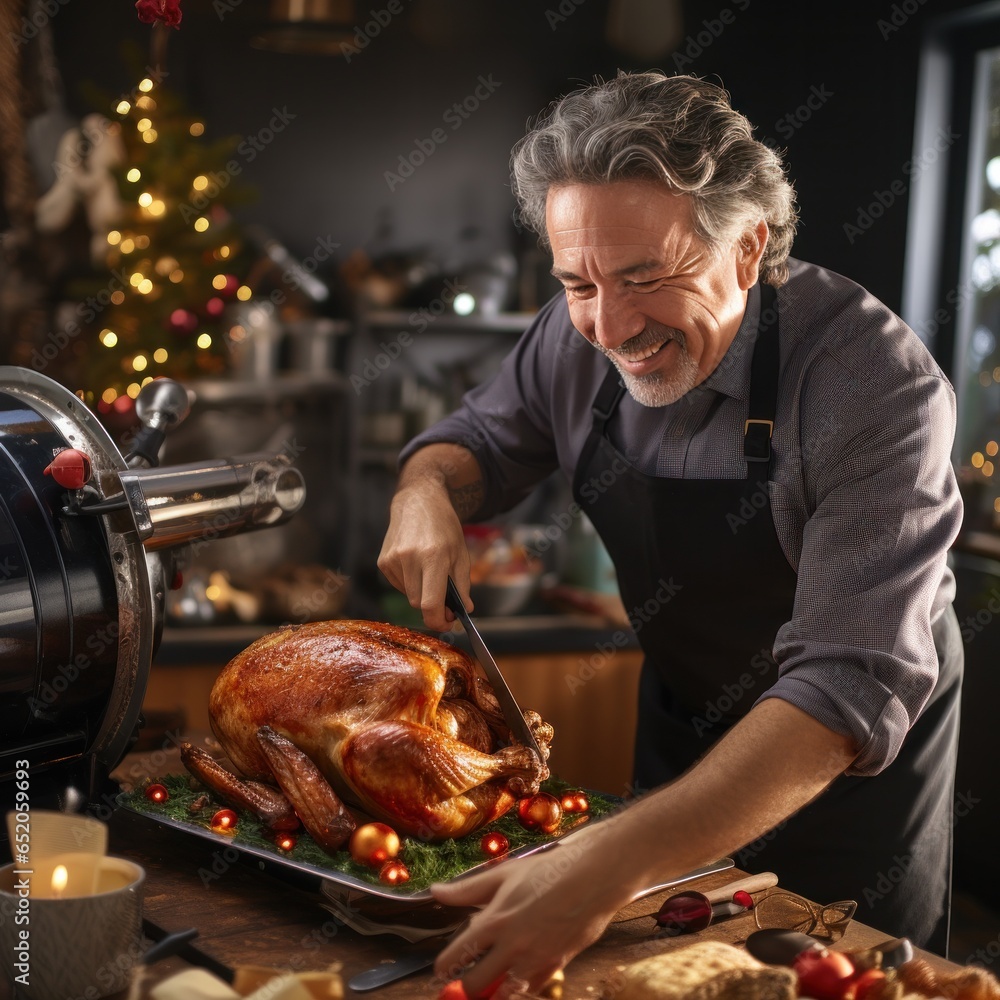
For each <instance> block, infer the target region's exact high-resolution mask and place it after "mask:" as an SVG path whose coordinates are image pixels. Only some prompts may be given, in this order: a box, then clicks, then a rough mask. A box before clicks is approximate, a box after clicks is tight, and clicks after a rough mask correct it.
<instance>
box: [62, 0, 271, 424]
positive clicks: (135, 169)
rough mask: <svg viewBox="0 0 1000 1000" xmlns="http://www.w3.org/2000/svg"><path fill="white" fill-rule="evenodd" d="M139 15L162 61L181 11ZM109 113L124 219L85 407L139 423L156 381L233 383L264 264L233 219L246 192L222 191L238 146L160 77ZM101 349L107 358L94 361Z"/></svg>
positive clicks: (98, 323) (100, 282)
mask: <svg viewBox="0 0 1000 1000" xmlns="http://www.w3.org/2000/svg"><path fill="white" fill-rule="evenodd" d="M137 10H139V15H140V18H141V19H142V18H145V19H147V20H149V21H151V22H160V23H154V29H153V30H154V35H153V45H154V50H155V49H156V45H157V41H156V39H157V38H158V37H159V36H158V35H157V32H159V33H160V35H163V34H170V32H169V31H167V30H166V29H165V28H164V25H167V26H169V27H177V26H178V25H179V23H180V5H179V2H178V0H149V3H148V4H147V6H146V7H144V8H137ZM164 41H165V39H163V38H162V37H160V38H159V44H161V45H162V44H163V42H164ZM157 54H158V55H159V56H161V57H162V56H164V55H165V52H164V51H162V50H161V51H160V52H159V53H155V52H154V58H152V59H151V60H150V63H149V65H154V66H158V65H163V63H164V60H163V58H156V57H155V55H157ZM109 109H110V110H111V113H112V117H113V121H112V123H111V125H113V127H114V128H115V129H116V130H117V132H118V134H119V138H120V140H121V143H122V145H123V147H124V161H123V162H121V163H119V164H118V166H117V168H116V169H115V170H114V171H113V172H114V176H115V179H116V181H117V186H118V193H119V197H120V199H121V204H122V216H121V217H120V218H119V219H118V220H117V221H116V222H115V224H114V225H113V227H112V226H109V227H108V229H107V232H106V233H101V234H100V236H101V239H102V240H106V257H105V263H106V265H107V268H108V272H109V274H110V280H109V278H107V277H104V278H102V277H101V276H98V279H97V281H96V282H95V285H96V287H95V298H96V299H97V301H98V302H100V304H101V308H100V309H99V310H95V312H97V313H98V315H97V316H96V318H95V321H94V328H93V331H92V332H91V333H90V334H89V337H84V338H81V341H80V343H81V351H80V354H79V358H80V362H79V364H80V369H79V372H78V375H77V378H78V379H79V381H80V382H81V383H82V385H81V389H80V395H81V397H82V398H83V399H84V400H85V401H86V402H88V403H91V404H95V403H96V408H97V410H98V411H99V412H100V413H102V414H103V415H108V416H113V415H114V414H116V413H117V414H121V415H122V416H125V417H129V416H130V415H131V413H132V408H133V406H132V399H133V398H134V395H135V393H136V389H135V387H136V386H141V385H142V381H143V380H144V379H146V378H151V377H153V376H155V375H166V376H170V377H171V378H176V379H179V380H181V381H190V380H194V379H199V378H213V377H219V376H221V375H224V374H225V372H226V371H227V369H228V366H229V362H230V355H229V346H228V345H229V340H228V339H227V333H228V330H229V328H230V327H231V326H232V325H233V317H231V316H228V315H227V305H228V303H229V302H230V301H232V300H234V299H242V297H243V295H247V297H248V298H249V297H250V296H252V294H253V291H252V288H251V283H250V282H248V281H247V280H246V278H247V274H248V272H249V269H250V266H251V264H252V263H253V261H252V259H251V258H250V257H249V255H248V253H247V251H246V250H245V249H244V241H243V238H242V234H241V231H240V229H239V227H238V226H237V225H236V223H235V222H234V220H233V217H232V215H231V206H232V205H233V204H234V203H235V202H236V201H237V200H238V199H239V198H240V197H241V194H242V193H241V191H240V190H239V187H238V185H237V184H235V183H230V184H226V185H225V186H223V185H221V184H218V183H214V182H213V180H212V178H215V177H219V176H223V175H224V173H225V169H226V164H227V163H228V161H229V160H230V159H231V157H232V153H233V150H234V147H235V143H236V140H235V139H231V138H225V139H212V138H211V137H210V135H209V130H208V129H207V128H206V126H205V123H204V121H203V120H202V119H200V118H198V117H196V116H195V115H192V114H190V113H189V112H187V111H186V110H185V109H184V108H183V106H182V105H181V103H180V101H179V100H178V99H177V97H176V96H175V95H174V94H173V93H172V91H171V89H170V87H169V86H168V85H165V84H160V83H157V82H156V80H155V79H154V77H153V74H147V75H144V76H142V77H141V78H140V79H138V81H137V83H136V85H135V88H134V90H133V93H132V96H131V97H129V98H120V99H116V100H114V101H112V102H110V103H109ZM102 245H103V244H102ZM223 261H224V262H225V263H224V265H223V266H224V270H222V269H221V268H220V263H221V262H223ZM220 279H221V280H220ZM244 288H245V289H247V292H243V289H244ZM248 293H249V294H248ZM243 300H244V301H245V299H243ZM91 338H96V343H97V345H98V347H99V348H100V349H96V350H95V349H89V350H88V349H87V345H88V343H89V344H91V345H92V344H94V343H95V341H94V340H93V339H91ZM137 375H138V376H140V378H137V377H136V376H137Z"/></svg>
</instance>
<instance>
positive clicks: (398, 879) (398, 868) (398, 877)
mask: <svg viewBox="0 0 1000 1000" xmlns="http://www.w3.org/2000/svg"><path fill="white" fill-rule="evenodd" d="M378 880H379V881H380V882H385V884H386V885H402V884H403V883H404V882H409V881H410V869H409V868H407V867H406V865H405V864H403V862H402V861H400V860H399V858H393V859H392V860H391V861H387V862H386V863H385V864H384V865H382V867H381V868H380V869H379V870H378Z"/></svg>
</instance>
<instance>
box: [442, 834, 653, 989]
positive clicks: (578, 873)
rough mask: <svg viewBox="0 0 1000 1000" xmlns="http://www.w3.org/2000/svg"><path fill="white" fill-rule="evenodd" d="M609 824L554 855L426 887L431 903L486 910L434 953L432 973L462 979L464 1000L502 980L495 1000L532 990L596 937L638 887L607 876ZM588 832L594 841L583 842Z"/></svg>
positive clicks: (561, 847) (572, 840) (563, 846)
mask: <svg viewBox="0 0 1000 1000" xmlns="http://www.w3.org/2000/svg"><path fill="white" fill-rule="evenodd" d="M614 822H615V820H614V819H608V820H602V822H601V823H600V824H595V826H594V828H593V829H591V830H587V831H583V830H581V831H580V833H579V834H574V835H573V836H572V837H571V838H569V839H568V840H567V842H566V843H563V844H560V845H559V846H558V847H557V848H554V849H553V850H551V851H542V852H541V853H539V854H535V855H532V856H530V857H526V858H518V859H512V860H510V861H505V862H503V863H502V864H501V865H498V866H496V867H494V868H492V869H490V870H489V871H485V872H483V873H482V874H480V875H474V876H470V877H468V878H463V879H459V880H458V881H456V882H452V883H450V884H447V885H434V886H431V892H432V893H433V894H434V898H435V899H437V900H438V901H439V902H442V903H444V904H446V905H448V906H481V907H485V909H483V910H481V911H480V912H479V913H476V914H474V915H473V916H472V918H471V919H470V920H469V922H468V924H467V925H466V927H465V928H464V929H463V930H462V931H461V932H460V933H459V934H457V935H456V936H455V937H454V938H452V940H451V941H450V942H449V943H448V945H447V946H446V947H445V948H444V950H443V951H442V952H441V954H440V955H438V958H437V961H436V962H435V964H434V969H435V972H436V973H437V975H438V976H440V977H441V978H443V979H454V978H457V977H459V976H460V977H461V978H462V982H463V984H464V986H465V995H466V996H468V997H476V996H478V995H481V994H482V993H483V992H484V991H487V989H488V987H490V986H491V985H492V984H493V983H494V982H496V981H497V980H503V979H504V977H505V976H506V980H505V981H503V982H501V984H500V986H499V987H498V988H497V992H496V993H495V994H494V996H495V997H497V998H498V1000H500V998H503V997H507V996H509V995H511V993H513V992H517V993H523V992H528V993H537V992H538V991H539V990H540V989H541V987H542V986H544V984H545V983H546V982H547V981H548V980H549V979H550V978H551V976H552V975H553V973H555V972H557V971H559V970H560V969H561V968H563V966H565V965H566V964H567V963H568V962H569V961H570V959H572V958H573V956H574V955H576V954H577V953H578V952H580V951H582V950H583V949H584V948H586V947H587V946H588V945H590V944H593V943H594V941H596V940H597V939H598V938H599V937H600V936H601V934H602V933H603V931H604V928H605V927H607V925H608V923H609V922H610V920H611V918H612V917H613V916H614V915H615V913H616V912H617V911H618V910H619V909H621V908H622V907H623V906H624V905H625V904H626V903H628V902H629V900H630V899H631V898H632V896H633V894H634V892H638V890H639V888H640V886H639V885H638V884H636V885H635V886H634V887H633V886H632V884H630V883H628V882H627V881H626V880H625V879H623V878H615V877H609V864H608V858H609V857H610V856H611V855H610V851H611V850H612V849H613V844H612V838H610V837H609V836H608V833H609V832H610V830H611V828H612V826H613V825H614ZM585 832H586V833H587V834H591V836H589V837H584V836H583V834H584V833H585ZM585 841H588V842H589V843H588V844H587V845H586V846H584V842H585ZM605 841H607V843H605ZM606 851H607V852H608V853H605V852H606ZM616 874H618V873H616ZM473 963H474V964H473ZM470 966H471V967H470ZM466 967H469V968H466Z"/></svg>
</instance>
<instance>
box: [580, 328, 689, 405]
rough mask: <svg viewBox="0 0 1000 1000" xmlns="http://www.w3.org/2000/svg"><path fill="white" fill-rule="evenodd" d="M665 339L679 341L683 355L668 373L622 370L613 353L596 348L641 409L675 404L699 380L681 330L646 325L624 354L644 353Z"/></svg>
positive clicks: (627, 344)
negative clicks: (607, 359)
mask: <svg viewBox="0 0 1000 1000" xmlns="http://www.w3.org/2000/svg"><path fill="white" fill-rule="evenodd" d="M665 340H676V341H677V342H678V345H679V347H680V355H679V357H678V359H677V363H676V365H675V366H674V367H673V368H672V369H671V370H670V371H668V372H662V371H658V372H650V373H649V374H648V375H633V374H632V373H631V372H628V371H625V370H623V368H622V366H621V364H620V363H619V361H618V358H617V356H616V354H615V352H614V351H609V350H607V349H606V348H604V347H601V346H600V345H595V346H596V347H597V349H598V350H599V351H600V352H601V353H602V354H603V355H605V356H606V357H608V358H609V359H610V360H611V362H612V363H613V364H614V366H615V368H617V369H618V374H619V375H621V377H622V381H623V382H624V383H625V388H626V389H628V391H629V395H630V396H631V397H632V398H633V399H634V400H635V401H636V402H637V403H640V404H641V405H642V406H651V407H655V406H668V405H669V404H670V403H676V402H677V400H678V399H680V398H681V396H684V395H685V394H687V393H689V392H690V391H691V390H692V389H693V388H694V387H695V386H696V385H697V384H698V381H699V379H700V374H699V371H698V362H697V361H695V359H694V358H692V357H691V355H690V354H689V353H688V349H687V341H686V340H685V337H684V334H683V333H681V331H680V330H672V329H670V328H669V327H664V326H660V325H655V326H647V327H646V329H645V330H643V332H642V333H640V334H638V335H637V336H635V337H632V338H631V339H630V340H627V341H626V342H625V343H624V344H622V349H624V351H625V353H631V352H633V351H637V350H642V349H643V348H645V347H651V346H652V345H653V344H659V343H661V342H664V341H665Z"/></svg>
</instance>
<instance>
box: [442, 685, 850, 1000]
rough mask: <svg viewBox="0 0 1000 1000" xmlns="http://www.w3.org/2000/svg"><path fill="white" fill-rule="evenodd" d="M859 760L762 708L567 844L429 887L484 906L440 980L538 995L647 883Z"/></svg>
mask: <svg viewBox="0 0 1000 1000" xmlns="http://www.w3.org/2000/svg"><path fill="white" fill-rule="evenodd" d="M790 748H794V752H789V749H790ZM855 753H856V751H855V749H854V747H853V746H852V745H851V742H850V740H848V739H847V738H846V737H844V736H841V735H840V734H838V733H835V732H833V731H832V730H830V729H827V728H826V726H824V725H822V724H821V723H820V722H818V721H817V720H816V719H814V718H812V717H811V716H809V715H807V714H806V713H805V712H803V711H802V710H801V709H798V708H796V707H795V706H793V705H791V704H789V703H788V702H786V701H782V700H780V699H778V698H771V699H768V700H767V701H763V702H761V703H760V704H759V705H757V706H755V707H754V708H753V709H752V710H751V711H750V712H749V713H748V715H747V716H746V717H745V718H744V719H742V720H741V721H740V722H738V723H737V724H736V725H735V726H733V728H732V729H731V730H730V731H729V732H728V733H727V734H726V735H725V736H724V737H723V738H722V739H721V740H720V741H719V742H718V743H717V744H716V745H715V746H714V747H713V748H712V749H711V750H710V751H709V753H708V754H706V756H705V757H704V758H702V759H701V760H700V761H699V762H698V763H697V764H696V765H695V766H694V767H692V768H691V769H690V770H689V771H687V772H686V773H685V774H683V775H682V776H681V777H680V778H678V779H677V780H676V781H674V782H672V783H671V784H669V785H665V786H663V787H662V788H660V789H657V790H656V791H654V792H651V793H650V794H648V795H646V796H644V797H642V798H641V799H639V800H637V801H636V802H635V803H633V804H632V805H630V806H629V807H628V808H626V809H624V810H622V811H621V812H619V813H617V814H615V815H614V816H612V817H609V818H608V819H602V820H600V821H598V822H596V823H594V825H593V826H592V827H591V826H588V827H586V828H584V829H583V830H581V831H580V832H579V834H575V833H574V834H573V835H572V837H570V838H567V842H566V843H564V844H560V845H559V846H558V847H554V848H553V849H552V850H550V851H544V852H541V853H539V854H536V855H533V856H529V857H526V858H523V859H514V860H511V861H505V862H503V863H502V864H501V865H498V866H497V867H496V868H494V869H492V870H490V871H487V872H484V873H483V874H482V875H477V876H474V877H470V878H468V879H460V880H458V881H456V882H454V883H452V884H449V885H442V886H432V888H431V891H432V892H433V894H434V897H435V898H436V899H438V900H440V901H441V902H442V903H445V904H448V905H455V906H482V907H483V909H482V910H481V911H480V912H479V913H477V914H475V915H474V916H473V917H472V918H471V920H470V921H469V923H468V926H467V927H466V928H465V929H464V930H463V931H461V932H460V933H459V934H458V935H456V937H455V938H454V939H453V940H452V941H451V942H450V943H449V944H448V945H447V947H446V948H445V949H444V950H443V951H442V952H441V954H440V955H439V956H438V960H437V962H436V963H435V969H436V971H437V973H438V975H440V976H443V977H445V978H448V979H453V978H455V977H456V976H458V975H462V980H463V982H464V983H465V988H466V993H467V995H468V996H470V997H473V996H475V995H476V994H477V993H478V992H479V991H481V990H485V989H486V987H488V986H489V985H491V984H492V983H494V982H495V981H496V980H497V979H499V978H501V977H502V976H503V975H504V974H505V973H506V974H507V975H508V976H509V977H510V978H509V981H508V983H507V984H506V985H505V986H501V987H500V989H499V991H498V994H497V995H498V996H500V997H505V996H507V995H508V994H509V993H510V992H512V991H513V985H514V983H515V981H516V980H521V981H527V983H528V987H529V989H532V990H537V989H538V988H540V987H541V986H542V985H543V984H544V982H545V981H546V980H547V979H548V978H549V977H550V976H551V974H552V973H553V972H554V971H555V970H556V969H559V968H562V967H563V966H564V965H566V964H567V963H568V962H569V961H570V959H572V958H573V957H574V956H575V955H576V954H577V953H578V952H580V951H582V950H583V949H584V948H586V947H587V946H588V945H590V944H592V943H593V942H594V941H596V940H597V938H598V937H599V936H600V935H601V933H602V931H603V930H604V928H605V927H606V926H607V924H608V922H609V921H610V920H611V918H612V916H613V915H614V914H615V912H616V911H617V910H618V909H620V908H621V907H622V906H623V905H625V903H627V902H628V901H629V900H630V899H632V897H633V896H634V895H636V894H637V893H639V892H640V891H641V890H642V889H643V888H644V887H645V886H649V885H656V884H658V883H664V882H668V881H669V880H670V879H671V878H674V877H678V876H680V875H682V874H683V873H685V872H689V871H693V870H694V869H695V868H698V867H700V866H702V865H705V864H709V863H710V862H712V861H716V860H718V859H719V858H721V857H725V856H726V855H727V854H729V853H731V852H733V851H735V850H736V849H737V848H739V847H741V846H742V845H743V844H747V843H749V842H750V841H752V840H755V839H756V838H758V837H761V836H763V835H764V834H765V833H766V832H767V831H768V830H770V829H773V828H774V827H775V826H777V825H778V824H779V823H781V822H782V821H783V820H785V819H787V818H788V817H789V816H790V815H792V813H794V812H796V811H798V810H799V809H801V808H802V806H804V805H806V804H807V803H809V802H810V801H811V800H812V799H813V798H815V797H816V796H817V795H818V794H820V793H821V792H822V790H823V789H824V788H826V786H827V785H829V784H830V782H831V781H833V779H834V778H836V777H837V776H838V775H840V774H841V773H842V772H843V771H844V770H845V769H846V768H847V766H848V765H849V764H850V763H851V761H852V760H853V759H854V756H855ZM788 888H789V889H792V890H794V889H795V886H789V887H788ZM472 963H475V964H472ZM465 966H471V967H470V968H469V969H468V971H467V972H465V973H464V974H463V973H462V969H463V967H465Z"/></svg>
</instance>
